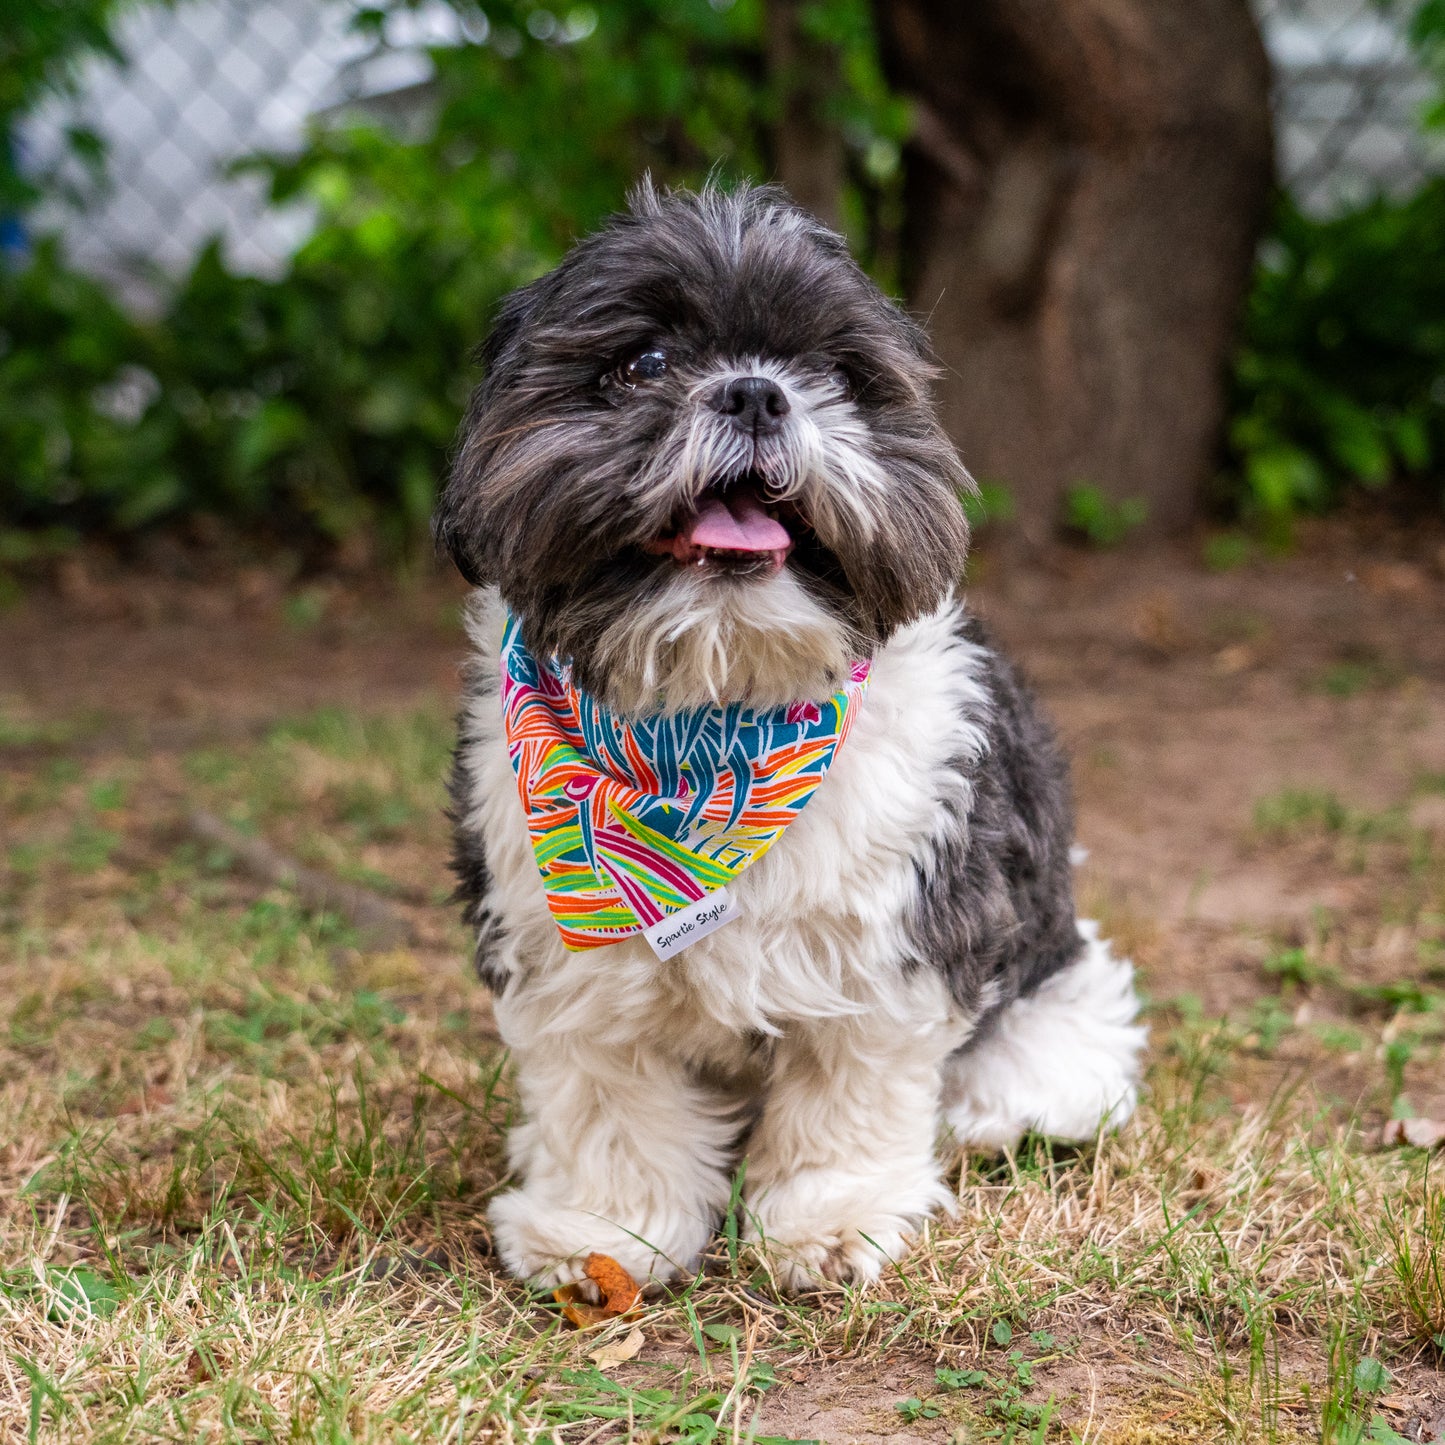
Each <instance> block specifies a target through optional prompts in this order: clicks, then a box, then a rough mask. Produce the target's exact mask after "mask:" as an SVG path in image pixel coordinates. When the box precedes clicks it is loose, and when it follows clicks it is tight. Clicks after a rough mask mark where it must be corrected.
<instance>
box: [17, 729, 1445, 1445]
mask: <svg viewBox="0 0 1445 1445" xmlns="http://www.w3.org/2000/svg"><path fill="white" fill-rule="evenodd" d="M57 735H58V734H57ZM448 736H449V722H448V719H447V716H446V708H445V706H444V705H443V704H442V703H440V702H438V703H436V704H435V705H433V706H430V707H427V708H424V709H422V710H419V711H417V712H415V713H413V714H408V715H391V716H361V715H358V714H355V713H349V712H342V711H334V710H333V711H327V712H322V713H315V714H311V715H309V716H306V717H302V718H297V719H293V720H290V721H288V722H286V723H285V724H283V725H280V726H278V727H276V728H274V729H273V730H271V732H269V733H268V734H266V735H265V736H264V737H262V738H260V739H259V740H257V741H256V742H254V743H252V744H248V745H245V746H241V747H237V748H232V749H228V750H210V751H205V752H199V753H195V754H193V755H190V756H187V757H184V758H174V757H167V756H164V755H158V756H156V757H152V758H149V759H143V760H135V759H128V758H126V757H124V756H121V755H106V754H104V753H100V752H95V753H90V754H88V755H87V756H86V757H85V758H84V760H82V761H75V760H73V759H68V758H61V757H55V756H50V755H48V754H46V753H44V752H36V751H34V750H31V749H28V747H27V748H26V749H24V750H21V749H19V748H17V750H16V751H15V752H14V753H13V754H12V755H10V756H9V758H8V759H7V755H6V754H5V753H4V752H3V751H0V816H3V817H4V818H5V819H6V822H7V829H6V835H5V840H4V844H3V849H4V851H3V867H4V871H3V873H0V1120H3V1121H4V1123H3V1126H0V1439H5V1440H9V1439H15V1440H34V1441H40V1440H67V1441H68V1440H86V1441H89V1440H106V1441H109V1440H116V1441H119V1440H127V1441H130V1440H150V1439H167V1440H190V1439H196V1438H200V1437H202V1436H205V1437H206V1438H214V1439H220V1440H237V1441H252V1440H255V1441H280V1440H287V1441H295V1440H318V1441H319V1440H325V1441H351V1440H357V1441H360V1440H365V1441H403V1440H411V1441H419V1440H443V1439H446V1440H452V1439H458V1440H460V1439H483V1440H494V1441H513V1440H516V1441H530V1440H554V1439H555V1440H561V1441H568V1442H578V1445H580V1442H583V1441H601V1440H637V1441H651V1440H656V1441H674V1440H676V1441H699V1442H707V1441H721V1440H728V1441H732V1440H761V1441H767V1440H775V1441H776V1440H788V1439H798V1440H800V1439H808V1438H813V1436H812V1435H811V1434H809V1433H808V1432H809V1431H810V1430H813V1429H826V1430H827V1431H828V1432H829V1434H828V1438H830V1439H845V1438H846V1439H853V1438H868V1437H870V1436H871V1435H874V1434H877V1435H879V1436H886V1435H888V1434H890V1433H896V1432H898V1431H899V1430H905V1431H913V1432H915V1433H917V1434H919V1435H920V1436H921V1438H929V1439H935V1438H936V1439H939V1440H945V1439H954V1440H958V1441H974V1440H1014V1441H1019V1442H1024V1441H1039V1442H1045V1441H1068V1440H1085V1439H1087V1440H1089V1441H1091V1442H1114V1445H1144V1442H1167V1441H1180V1442H1183V1441H1191V1442H1192V1441H1200V1440H1208V1441H1214V1440H1219V1441H1239V1442H1255V1441H1271V1442H1286V1441H1296V1440H1300V1441H1303V1440H1326V1441H1333V1442H1351V1445H1353V1442H1370V1441H1373V1442H1376V1445H1380V1442H1386V1445H1388V1442H1389V1441H1391V1440H1397V1439H1401V1438H1406V1437H1405V1436H1403V1435H1402V1434H1401V1433H1400V1432H1401V1431H1403V1430H1405V1429H1406V1427H1407V1424H1408V1418H1409V1410H1410V1409H1411V1408H1413V1406H1411V1405H1410V1404H1409V1403H1408V1402H1410V1401H1415V1400H1419V1399H1422V1398H1425V1397H1426V1396H1428V1394H1429V1392H1430V1390H1431V1389H1432V1388H1437V1387H1438V1370H1439V1368H1440V1365H1441V1362H1442V1352H1445V1193H1442V1187H1441V1186H1442V1167H1441V1165H1440V1164H1439V1163H1438V1162H1436V1161H1432V1160H1431V1159H1430V1158H1429V1156H1427V1155H1425V1154H1423V1153H1422V1152H1420V1151H1416V1150H1410V1149H1394V1150H1388V1151H1385V1150H1380V1149H1379V1148H1377V1147H1376V1144H1375V1140H1376V1139H1377V1137H1378V1131H1379V1126H1380V1124H1381V1123H1382V1122H1383V1120H1384V1119H1385V1118H1386V1117H1387V1116H1388V1115H1389V1114H1390V1113H1391V1112H1398V1111H1400V1110H1401V1109H1408V1108H1410V1107H1411V1106H1412V1100H1413V1099H1417V1098H1425V1097H1428V1096H1429V1090H1430V1088H1431V1087H1432V1083H1431V1081H1432V1080H1434V1079H1438V1075H1439V1069H1440V1055H1441V1039H1442V1021H1445V1004H1442V985H1445V974H1442V971H1441V958H1442V941H1445V857H1442V856H1441V850H1440V848H1439V845H1438V840H1432V839H1431V838H1429V837H1426V836H1423V835H1420V834H1419V832H1418V830H1415V829H1412V828H1411V826H1410V825H1409V823H1408V821H1407V812H1406V810H1405V808H1404V806H1403V802H1402V806H1401V807H1400V808H1398V809H1393V810H1385V811H1383V812H1376V813H1365V812H1361V811H1358V810H1355V809H1352V808H1351V807H1349V806H1347V805H1346V804H1345V803H1344V802H1342V801H1341V800H1340V799H1338V798H1334V797H1332V796H1331V795H1327V794H1320V793H1310V792H1302V793H1295V794H1288V795H1280V796H1277V797H1275V798H1271V799H1265V800H1262V802H1261V804H1260V806H1259V809H1258V813H1257V817H1256V819H1255V820H1254V823H1253V824H1252V825H1251V826H1250V827H1249V829H1248V833H1249V836H1250V837H1251V838H1252V839H1253V840H1254V846H1257V847H1260V848H1269V849H1271V850H1274V851H1276V852H1279V853H1282V854H1284V855H1287V856H1289V857H1292V858H1295V859H1296V860H1297V861H1298V863H1299V865H1300V866H1301V867H1302V868H1309V869H1312V870H1313V872H1314V875H1315V876H1317V877H1320V878H1322V879H1324V878H1334V877H1347V878H1362V879H1364V880H1365V881H1366V883H1367V884H1368V887H1367V888H1365V889H1364V890H1362V896H1363V897H1365V898H1366V899H1367V902H1366V903H1364V904H1362V905H1361V906H1360V907H1359V908H1357V909H1355V910H1353V911H1345V912H1340V911H1336V912H1335V913H1332V914H1329V915H1323V914H1322V915H1320V916H1318V917H1317V918H1316V919H1315V921H1314V924H1313V925H1312V926H1311V928H1310V929H1309V930H1307V931H1306V932H1305V933H1303V934H1301V935H1300V936H1298V937H1281V938H1270V939H1262V940H1257V942H1258V943H1259V946H1260V949H1261V965H1260V968H1259V971H1258V977H1257V979H1256V980H1255V983H1256V988H1255V997H1254V998H1253V1000H1252V1001H1251V1002H1250V1003H1249V1004H1248V1006H1247V1007H1244V1008H1241V1009H1239V1010H1237V1011H1236V1012H1235V1013H1233V1014H1231V1015H1230V1016H1228V1017H1212V1016H1209V1015H1208V1014H1206V1013H1205V1012H1204V1010H1203V1009H1202V1008H1200V1007H1199V1006H1198V1005H1197V1003H1191V1002H1190V1000H1188V999H1187V998H1179V999H1172V1000H1171V999H1168V998H1163V999H1162V1000H1161V1002H1159V1003H1158V1004H1156V1005H1155V1006H1154V1008H1153V1011H1152V1018H1151V1023H1152V1027H1153V1038H1154V1046H1153V1049H1152V1060H1151V1067H1150V1075H1149V1091H1148V1097H1147V1101H1146V1103H1145V1105H1144V1106H1143V1108H1142V1109H1141V1111H1140V1114H1139V1116H1138V1118H1137V1119H1136V1121H1135V1123H1134V1124H1133V1125H1132V1126H1131V1127H1130V1128H1129V1129H1128V1130H1127V1131H1125V1132H1124V1133H1123V1134H1121V1135H1119V1136H1117V1137H1114V1138H1109V1139H1105V1140H1102V1141H1100V1142H1099V1143H1098V1146H1097V1147H1091V1148H1087V1149H1082V1150H1062V1149H1050V1148H1049V1147H1048V1146H1047V1145H1045V1144H1044V1143H1043V1142H1030V1143H1029V1144H1027V1145H1026V1147H1024V1148H1023V1149H1021V1150H1020V1151H1019V1152H1018V1153H1017V1154H1016V1155H1015V1156H1013V1157H1010V1158H1006V1159H1002V1160H997V1159H994V1160H989V1159H972V1160H967V1161H960V1163H959V1164H958V1165H957V1166H956V1174H955V1178H956V1181H957V1185H958V1199H959V1210H958V1215H957V1217H956V1218H955V1219H954V1220H952V1221H950V1222H947V1223H944V1224H940V1225H938V1226H936V1227H935V1228H934V1229H933V1230H932V1231H931V1232H930V1234H929V1236H928V1238H927V1239H926V1240H925V1241H924V1242H923V1243H922V1245H921V1246H920V1248H919V1249H918V1251H917V1252H916V1253H915V1254H913V1255H912V1256H911V1257H909V1258H908V1259H907V1260H905V1261H903V1262H902V1263H901V1264H900V1265H899V1266H898V1267H897V1268H896V1269H895V1270H894V1271H893V1272H892V1273H891V1274H890V1275H889V1276H888V1278H887V1279H886V1280H885V1281H884V1283H883V1284H882V1285H881V1286H880V1287H879V1288H877V1289H875V1290H873V1291H870V1292H867V1293H857V1292H840V1293H837V1294H832V1295H826V1296H814V1297H809V1298H806V1299H787V1298H780V1297H777V1296H776V1295H775V1294H774V1293H773V1292H772V1291H771V1289H770V1287H769V1282H768V1278H767V1276H766V1273H765V1272H764V1271H763V1270H762V1269H761V1268H760V1267H758V1266H757V1265H756V1264H755V1262H754V1261H752V1260H751V1259H750V1258H749V1257H748V1256H747V1254H746V1253H745V1252H740V1251H739V1250H738V1249H737V1246H736V1234H735V1232H734V1233H732V1234H728V1233H726V1232H725V1233H724V1235H723V1236H722V1237H721V1238H720V1240H719V1242H718V1245H717V1249H716V1253H715V1257H713V1258H712V1259H711V1260H709V1261H708V1266H707V1268H706V1270H705V1271H704V1272H703V1273H702V1274H700V1275H699V1276H698V1277H697V1278H695V1279H692V1280H689V1281H687V1282H685V1283H684V1284H683V1285H681V1286H679V1287H678V1288H677V1289H676V1290H675V1291H673V1292H672V1293H670V1294H668V1295H666V1296H664V1297H663V1298H661V1299H659V1300H656V1301H653V1302H650V1303H649V1305H648V1306H647V1308H646V1310H645V1313H644V1315H643V1318H642V1319H641V1321H640V1322H639V1325H638V1328H640V1330H641V1332H642V1337H643V1342H642V1347H641V1349H640V1351H639V1352H638V1354H637V1356H636V1358H635V1359H632V1360H630V1361H628V1362H625V1363H616V1362H614V1360H613V1359H612V1358H611V1357H610V1356H609V1354H608V1352H607V1349H606V1347H607V1346H608V1344H609V1343H616V1342H617V1341H619V1340H620V1339H623V1338H625V1337H627V1335H628V1332H629V1331H630V1330H631V1329H632V1328H633V1326H632V1325H630V1324H618V1325H613V1326H609V1327H608V1328H607V1329H604V1330H602V1331H600V1332H584V1333H579V1332H577V1331H573V1330H571V1329H570V1328H568V1327H567V1326H565V1324H564V1323H563V1322H562V1321H561V1319H560V1316H559V1314H558V1312H557V1311H556V1309H555V1308H554V1307H553V1306H552V1305H551V1302H550V1301H549V1300H539V1299H535V1298H533V1297H532V1296H531V1295H529V1293H528V1292H527V1291H526V1290H524V1289H523V1288H521V1287H519V1286H518V1285H516V1284H515V1283H512V1282H510V1281H507V1280H505V1279H503V1278H501V1277H500V1276H499V1275H498V1274H497V1272H496V1271H495V1269H494V1261H493V1258H492V1256H491V1252H490V1241H489V1239H488V1236H487V1232H486V1225H485V1206H486V1202H487V1200H488V1198H489V1196H490V1195H491V1193H492V1192H494V1191H495V1190H496V1189H497V1188H499V1187H501V1186H502V1185H503V1184H504V1182H505V1180H506V1165H505V1161H504V1155H503V1151H502V1141H503V1139H504V1136H505V1132H506V1128H507V1125H508V1122H509V1119H510V1116H511V1111H512V1100H511V1093H510V1084H509V1078H508V1072H507V1068H506V1060H505V1056H504V1054H503V1052H502V1050H501V1047H500V1045H499V1043H498V1041H497V1039H496V1038H495V1036H494V1033H493V1031H492V1026H491V1018H490V1010H489V1007H488V1004H487V1001H486V999H485V997H484V995H483V994H482V992H481V991H480V989H478V988H477V987H476V986H475V985H473V984H472V983H471V982H470V980H469V979H468V977H467V976H466V972H465V967H464V962H463V958H464V953H465V948H464V943H465V940H464V939H463V937H462V935H461V933H460V930H459V928H458V926H457V925H456V924H455V923H454V921H453V919H452V916H451V912H450V910H449V909H446V908H443V907H441V906H439V905H438V903H437V902H436V900H437V899H439V898H440V896H441V895H442V894H443V892H444V891H445V888H446V882H445V879H444V876H443V864H444V857H445V852H446V836H445V824H444V821H443V820H442V818H441V816H440V801H441V800H440V779H441V776H442V773H443V771H444V768H445V761H446V748H447V743H448ZM28 738H29V735H28V734H27V735H26V740H27V742H28ZM192 805H199V806H203V807H206V808H209V809H210V810H212V811H213V812H216V813H219V814H221V815H223V816H225V817H227V818H228V819H229V820H231V821H232V822H233V823H235V824H236V825H237V826H241V827H244V828H247V829H251V830H253V831H256V832H258V833H261V834H263V835H264V836H265V837H267V838H268V839H269V840H270V841H271V842H273V843H274V844H276V845H277V846H278V847H280V848H282V849H283V850H285V851H288V852H290V853H293V854H295V855H296V856H298V857H301V858H303V859H304V860H305V861H308V862H312V863H315V864H316V865H318V866H321V867H326V868H330V869H331V870H332V871H335V872H338V873H341V872H345V873H347V874H349V876H351V877H353V878H355V879H359V880H362V881H369V882H371V883H372V884H374V885H376V884H378V883H380V882H381V881H383V880H385V881H386V886H388V887H389V888H390V891H391V892H392V894H393V896H394V898H395V899H396V900H397V906H399V907H402V908H405V909H407V910H409V916H411V917H413V918H414V920H415V923H416V926H417V930H418V937H419V940H420V941H419V943H418V944H417V946H416V947H414V948H409V949H407V950H401V951H397V952H394V953H390V954H382V955H376V954H369V955H368V954H363V953H361V952H360V951H359V950H358V949H357V947H356V940H355V938H354V937H353V936H352V935H351V934H350V933H349V931H348V929H347V928H346V926H345V925H344V924H343V923H342V922H341V921H339V920H337V919H334V918H327V917H317V916H311V915H308V914H307V913H306V912H304V911H303V910H302V909H301V908H300V907H299V906H298V904H297V903H296V901H295V899H294V898H292V897H291V896H290V895H288V894H287V893H285V892H284V891H278V890H270V891H266V890H262V889H261V888H259V887H258V886H257V885H255V884H253V883H250V882H248V881H247V880H246V879H244V878H242V877H239V876H237V875H236V874H234V873H233V872H232V871H231V867H230V860H229V859H227V858H226V857H225V856H224V855H223V854H219V853H217V852H216V851H214V850H209V849H207V848H205V847H203V846H201V845H198V844H197V843H195V842H194V841H193V840H191V839H190V838H189V837H188V836H187V835H186V834H185V833H184V832H183V831H182V830H181V829H180V828H179V827H178V822H177V820H178V819H180V818H182V817H184V815H185V810H186V808H187V807H188V806H192ZM1166 947H1167V939H1163V940H1160V941H1158V942H1156V943H1155V944H1154V945H1152V946H1146V947H1145V959H1144V961H1145V964H1146V966H1147V965H1148V963H1149V961H1150V954H1151V951H1152V953H1154V954H1161V953H1162V951H1163V950H1164V949H1165V948H1166ZM1152 982H1153V984H1154V988H1155V991H1156V993H1160V994H1162V993H1163V992H1164V991H1165V989H1166V987H1167V984H1168V977H1167V973H1166V972H1164V971H1162V970H1161V971H1160V972H1159V974H1158V976H1157V977H1156V978H1155V979H1153V980H1152ZM618 1353H626V1352H625V1351H621V1352H616V1351H614V1352H613V1354H614V1355H615V1354H618ZM594 1356H598V1357H599V1358H598V1359H594V1358H593V1357H594ZM604 1366H605V1368H604ZM1431 1381H1435V1382H1436V1383H1435V1385H1434V1386H1432V1385H1431ZM1402 1400H1403V1401H1405V1402H1407V1403H1406V1404H1404V1405H1402V1404H1401V1403H1400V1402H1401V1401H1402ZM820 1412H821V1413H820ZM815 1416H817V1417H818V1418H820V1419H822V1420H824V1421H825V1422H827V1423H826V1424H825V1425H810V1424H809V1421H810V1420H812V1419H813V1418H814V1417H815Z"/></svg>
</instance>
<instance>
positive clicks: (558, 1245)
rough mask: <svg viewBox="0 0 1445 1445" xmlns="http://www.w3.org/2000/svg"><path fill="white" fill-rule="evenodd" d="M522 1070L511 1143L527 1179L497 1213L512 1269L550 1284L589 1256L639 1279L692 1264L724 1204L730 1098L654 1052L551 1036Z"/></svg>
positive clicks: (500, 1245)
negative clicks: (518, 1119)
mask: <svg viewBox="0 0 1445 1445" xmlns="http://www.w3.org/2000/svg"><path fill="white" fill-rule="evenodd" d="M516 1065H517V1081H518V1085H519V1088H520V1093H521V1099H522V1109H523V1115H524V1120H523V1122H522V1123H521V1124H519V1125H518V1126H517V1127H516V1128H515V1129H513V1131H512V1133H511V1136H510V1139H509V1141H508V1147H509V1152H510V1155H511V1161H512V1164H513V1167H514V1168H515V1169H516V1170H517V1171H518V1173H520V1174H521V1176H522V1179H523V1183H522V1185H521V1187H520V1188H517V1189H513V1190H510V1191H508V1192H507V1193H506V1194H502V1195H500V1196H499V1197H498V1198H497V1199H496V1200H494V1201H493V1203H492V1207H491V1212H490V1219H491V1225H492V1232H493V1236H494V1238H495V1241H496V1245H497V1249H498V1251H499V1252H500V1254H501V1256H502V1259H503V1261H504V1262H505V1263H506V1266H507V1268H508V1269H509V1270H510V1271H511V1272H512V1273H513V1274H515V1275H519V1276H521V1277H523V1278H527V1279H531V1280H533V1281H534V1282H535V1283H536V1284H538V1285H539V1286H547V1285H554V1284H559V1283H564V1282H566V1281H569V1280H575V1279H577V1278H579V1277H580V1276H581V1273H582V1261H583V1260H584V1259H585V1258H586V1256H587V1255H588V1254H589V1253H591V1252H592V1251H596V1252H597V1253H599V1254H607V1255H611V1256H612V1258H614V1259H615V1260H617V1261H618V1263H620V1264H622V1265H623V1266H624V1267H625V1268H626V1269H627V1270H628V1271H629V1272H630V1273H631V1274H632V1275H633V1276H634V1277H635V1278H636V1279H638V1280H645V1279H646V1278H648V1277H649V1276H650V1277H652V1278H653V1279H656V1280H666V1279H669V1278H671V1277H672V1275H674V1274H675V1273H676V1272H677V1270H678V1269H679V1268H690V1267H692V1266H693V1265H694V1264H695V1263H696V1261H697V1258H698V1256H699V1255H700V1254H701V1253H702V1250H703V1248H704V1247H705V1246H706V1244H707V1241H708V1239H709V1238H710V1237H711V1235H712V1232H713V1229H714V1227H715V1225H716V1223H717V1220H718V1218H719V1216H720V1215H721V1213H722V1211H723V1209H724V1208H725V1207H726V1204H727V1200H728V1192H729V1183H728V1171H729V1165H730V1151H731V1148H732V1146H733V1145H734V1143H735V1140H736V1135H737V1121H736V1116H735V1114H734V1113H733V1112H732V1111H731V1110H730V1109H729V1107H728V1105H727V1103H726V1101H725V1100H723V1099H721V1098H720V1097H719V1096H718V1095H716V1094H714V1093H712V1092H710V1091H708V1090H706V1089H705V1088H703V1087H702V1086H700V1085H699V1084H698V1083H696V1082H695V1081H694V1080H692V1079H691V1078H689V1077H688V1075H687V1073H686V1072H685V1070H684V1069H683V1067H682V1065H681V1064H679V1063H678V1062H676V1061H675V1060H672V1059H669V1058H667V1057H666V1056H664V1055H662V1054H660V1053H658V1052H656V1051H654V1049H653V1047H652V1045H651V1044H649V1045H648V1046H647V1047H641V1048H637V1049H630V1048H629V1049H617V1048H613V1049H610V1050H609V1049H607V1048H604V1047H602V1046H599V1045H597V1044H595V1043H593V1042H591V1041H590V1040H589V1039H588V1038H586V1037H584V1036H582V1035H580V1034H574V1035H564V1036H562V1037H556V1036H549V1037H547V1038H546V1039H545V1040H544V1041H542V1042H538V1043H534V1044H533V1045H532V1046H531V1047H529V1048H528V1049H527V1050H526V1051H525V1052H523V1053H521V1054H520V1055H519V1056H517V1058H516Z"/></svg>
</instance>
